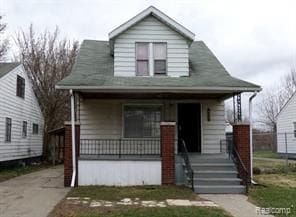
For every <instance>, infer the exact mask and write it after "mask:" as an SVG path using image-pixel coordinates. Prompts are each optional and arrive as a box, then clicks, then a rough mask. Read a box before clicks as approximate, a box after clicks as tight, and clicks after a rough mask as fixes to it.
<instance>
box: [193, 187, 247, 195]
mask: <svg viewBox="0 0 296 217" xmlns="http://www.w3.org/2000/svg"><path fill="white" fill-rule="evenodd" d="M194 192H196V193H199V194H244V193H246V188H245V186H242V185H195V186H194Z"/></svg>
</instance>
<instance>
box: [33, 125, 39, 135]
mask: <svg viewBox="0 0 296 217" xmlns="http://www.w3.org/2000/svg"><path fill="white" fill-rule="evenodd" d="M32 132H33V134H38V133H39V126H38V124H33V130H32Z"/></svg>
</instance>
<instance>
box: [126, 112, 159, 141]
mask: <svg viewBox="0 0 296 217" xmlns="http://www.w3.org/2000/svg"><path fill="white" fill-rule="evenodd" d="M160 116H161V109H160V107H137V106H125V108H124V137H125V138H153V137H159V136H160Z"/></svg>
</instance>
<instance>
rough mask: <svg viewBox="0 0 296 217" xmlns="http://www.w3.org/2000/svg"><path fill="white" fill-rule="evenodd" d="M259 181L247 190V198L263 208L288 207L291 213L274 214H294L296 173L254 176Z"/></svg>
mask: <svg viewBox="0 0 296 217" xmlns="http://www.w3.org/2000/svg"><path fill="white" fill-rule="evenodd" d="M255 181H256V182H258V183H259V185H257V186H253V187H252V188H251V189H250V192H249V199H250V201H251V202H253V203H254V204H256V205H257V206H260V207H263V208H290V210H291V214H289V215H286V214H285V213H281V214H274V215H275V216H296V204H295V198H296V188H295V187H296V174H293V173H291V174H263V175H257V176H255Z"/></svg>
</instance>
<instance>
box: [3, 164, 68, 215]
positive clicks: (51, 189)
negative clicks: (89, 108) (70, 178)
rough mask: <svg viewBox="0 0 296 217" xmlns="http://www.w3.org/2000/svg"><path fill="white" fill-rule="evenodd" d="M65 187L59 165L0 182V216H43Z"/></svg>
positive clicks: (62, 196) (60, 197)
mask: <svg viewBox="0 0 296 217" xmlns="http://www.w3.org/2000/svg"><path fill="white" fill-rule="evenodd" d="M68 191H69V188H64V186H63V166H58V167H54V168H50V169H45V170H41V171H38V172H34V173H30V174H27V175H23V176H19V177H16V178H14V179H10V180H8V181H5V182H1V183H0V216H1V217H43V216H44V217H46V216H47V215H48V213H49V212H50V211H51V210H52V209H53V208H54V206H55V205H56V204H57V203H58V202H59V201H60V200H61V199H63V198H64V197H65V195H66V194H67V192H68Z"/></svg>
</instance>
